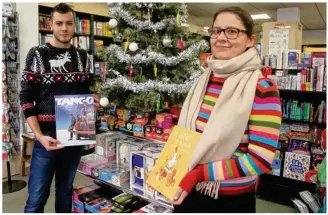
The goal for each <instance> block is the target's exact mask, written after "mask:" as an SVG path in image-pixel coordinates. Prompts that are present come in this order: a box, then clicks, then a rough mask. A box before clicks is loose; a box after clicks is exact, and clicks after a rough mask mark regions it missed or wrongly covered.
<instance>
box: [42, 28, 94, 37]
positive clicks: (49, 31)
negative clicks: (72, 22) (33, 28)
mask: <svg viewBox="0 0 328 215" xmlns="http://www.w3.org/2000/svg"><path fill="white" fill-rule="evenodd" d="M39 32H40V33H44V34H52V30H48V29H40V30H39ZM74 36H84V37H90V36H91V35H90V34H81V33H74Z"/></svg>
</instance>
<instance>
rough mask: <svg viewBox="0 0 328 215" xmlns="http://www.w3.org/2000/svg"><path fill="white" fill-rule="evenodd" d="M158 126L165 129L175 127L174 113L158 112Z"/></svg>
mask: <svg viewBox="0 0 328 215" xmlns="http://www.w3.org/2000/svg"><path fill="white" fill-rule="evenodd" d="M156 127H158V128H162V129H163V130H165V129H167V128H172V127H173V118H172V114H168V113H160V114H156Z"/></svg>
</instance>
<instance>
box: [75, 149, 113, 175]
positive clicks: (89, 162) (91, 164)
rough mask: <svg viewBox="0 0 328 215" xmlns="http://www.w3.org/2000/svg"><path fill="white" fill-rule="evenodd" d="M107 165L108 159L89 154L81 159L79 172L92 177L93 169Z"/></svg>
mask: <svg viewBox="0 0 328 215" xmlns="http://www.w3.org/2000/svg"><path fill="white" fill-rule="evenodd" d="M106 163H108V159H107V158H104V157H102V156H100V155H97V154H89V155H86V156H83V157H82V158H81V160H80V163H79V166H78V170H80V171H81V172H83V173H85V174H86V175H92V169H93V168H95V167H97V166H99V165H102V164H106Z"/></svg>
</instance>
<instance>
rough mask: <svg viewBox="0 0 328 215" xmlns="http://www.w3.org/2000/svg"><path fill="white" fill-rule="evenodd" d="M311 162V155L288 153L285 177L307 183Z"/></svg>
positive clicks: (286, 155) (286, 154)
mask: <svg viewBox="0 0 328 215" xmlns="http://www.w3.org/2000/svg"><path fill="white" fill-rule="evenodd" d="M310 160H311V157H310V155H304V154H297V153H292V152H286V153H285V163H284V173H283V176H284V177H286V178H291V179H296V180H300V181H305V174H306V173H307V172H308V171H309V169H310Z"/></svg>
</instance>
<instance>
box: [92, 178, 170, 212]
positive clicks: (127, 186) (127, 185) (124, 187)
mask: <svg viewBox="0 0 328 215" xmlns="http://www.w3.org/2000/svg"><path fill="white" fill-rule="evenodd" d="M94 183H95V184H97V185H99V186H102V185H106V186H110V187H112V188H114V189H117V190H120V191H122V192H124V193H130V194H132V195H135V196H138V197H140V198H142V199H145V200H146V201H148V202H149V203H156V204H159V205H161V206H163V207H165V208H169V209H173V206H172V205H170V204H167V203H164V202H162V201H160V200H156V199H152V198H148V197H146V196H143V195H140V194H138V193H136V192H133V191H132V190H130V182H126V183H124V184H123V185H121V186H117V185H115V184H112V183H109V182H106V181H103V180H100V179H95V180H94Z"/></svg>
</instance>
